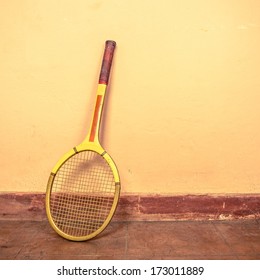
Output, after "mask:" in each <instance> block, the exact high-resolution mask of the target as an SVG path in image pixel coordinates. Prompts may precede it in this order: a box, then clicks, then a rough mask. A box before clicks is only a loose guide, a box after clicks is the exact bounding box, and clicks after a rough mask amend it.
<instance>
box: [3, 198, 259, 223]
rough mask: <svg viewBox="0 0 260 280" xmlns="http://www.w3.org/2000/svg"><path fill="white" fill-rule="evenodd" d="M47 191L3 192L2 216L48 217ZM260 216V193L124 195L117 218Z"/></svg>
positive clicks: (246, 217) (124, 219)
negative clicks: (46, 212)
mask: <svg viewBox="0 0 260 280" xmlns="http://www.w3.org/2000/svg"><path fill="white" fill-rule="evenodd" d="M44 201H45V194H43V193H36V194H35V193H2V194H1V193H0V219H1V220H4V219H6V220H7V219H8V220H44V219H46V214H45V202H44ZM256 218H260V194H248V195H174V196H163V195H149V196H145V195H124V194H123V195H121V198H120V201H119V204H118V208H117V211H116V214H115V216H114V220H117V221H131V220H134V221H138V220H140V221H142V220H150V221H155V220H225V219H256Z"/></svg>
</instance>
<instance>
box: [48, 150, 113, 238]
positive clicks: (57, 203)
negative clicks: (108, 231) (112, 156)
mask: <svg viewBox="0 0 260 280" xmlns="http://www.w3.org/2000/svg"><path fill="white" fill-rule="evenodd" d="M114 193H115V181H114V176H113V172H112V170H111V168H110V166H109V165H108V163H107V162H106V160H105V159H104V158H103V157H102V156H101V155H99V154H98V153H96V152H93V151H83V152H80V153H78V154H76V155H74V156H73V157H71V158H70V159H69V160H67V161H66V162H65V163H64V164H63V165H62V166H61V167H60V169H59V171H58V172H57V174H56V176H55V179H54V181H53V185H52V192H51V199H50V210H51V213H52V217H53V220H54V223H55V224H56V225H57V226H58V227H59V228H60V229H61V230H62V231H63V232H64V233H67V234H69V235H73V236H84V235H88V234H90V233H92V232H94V231H96V230H97V229H98V228H100V227H101V226H102V224H103V223H104V221H105V220H106V218H107V216H108V215H109V213H110V210H111V207H112V205H113V201H114Z"/></svg>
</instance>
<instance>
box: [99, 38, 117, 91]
mask: <svg viewBox="0 0 260 280" xmlns="http://www.w3.org/2000/svg"><path fill="white" fill-rule="evenodd" d="M115 47H116V42H115V41H111V40H108V41H106V46H105V51H104V55H103V61H102V66H101V71H100V76H99V84H105V85H107V84H108V80H109V74H110V69H111V65H112V60H113V55H114V50H115Z"/></svg>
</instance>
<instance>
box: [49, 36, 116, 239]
mask: <svg viewBox="0 0 260 280" xmlns="http://www.w3.org/2000/svg"><path fill="white" fill-rule="evenodd" d="M115 47H116V43H115V42H114V41H106V45H105V51H104V56H103V61H102V67H101V72H100V76H99V83H98V88H97V97H96V106H95V110H94V114H93V119H92V124H91V127H90V130H89V133H88V135H87V137H86V138H85V140H84V141H83V142H82V143H81V144H79V145H78V146H76V147H74V148H73V149H72V150H70V151H69V152H68V153H66V154H65V155H64V156H63V157H62V158H61V159H60V160H59V161H58V162H57V164H56V165H55V166H54V168H53V169H52V172H51V174H50V177H49V181H48V185H47V191H46V212H47V217H48V220H49V222H50V224H51V226H52V227H53V229H54V230H55V231H56V232H57V233H58V234H59V235H61V236H62V237H64V238H66V239H69V240H73V241H84V240H88V239H91V238H93V237H95V236H96V235H98V234H99V233H101V232H102V231H103V230H104V229H105V228H106V226H107V225H108V224H109V222H110V220H111V219H112V217H113V214H114V212H115V210H116V206H117V203H118V200H119V194H120V179H119V174H118V170H117V167H116V165H115V163H114V161H113V160H112V158H111V157H110V156H109V155H108V153H107V152H106V151H105V150H104V149H103V148H102V146H101V144H100V142H99V128H100V121H101V115H102V110H103V104H104V97H105V94H106V89H107V85H108V81H109V74H110V69H111V65H112V60H113V54H114V50H115Z"/></svg>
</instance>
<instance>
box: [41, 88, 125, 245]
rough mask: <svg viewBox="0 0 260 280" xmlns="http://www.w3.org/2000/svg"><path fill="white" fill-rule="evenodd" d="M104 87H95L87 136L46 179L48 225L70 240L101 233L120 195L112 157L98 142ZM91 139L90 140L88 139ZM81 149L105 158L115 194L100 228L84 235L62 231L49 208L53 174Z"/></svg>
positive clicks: (60, 161)
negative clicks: (113, 183)
mask: <svg viewBox="0 0 260 280" xmlns="http://www.w3.org/2000/svg"><path fill="white" fill-rule="evenodd" d="M106 89H107V85H105V84H99V85H98V89H97V100H99V102H97V103H96V104H98V106H96V108H95V110H94V115H93V119H92V126H91V130H90V132H89V133H88V135H87V137H86V138H85V139H84V141H83V142H82V143H81V144H79V145H78V146H76V147H74V148H73V149H71V150H70V151H69V152H67V153H66V154H65V155H64V156H63V157H62V158H61V159H60V160H59V161H58V162H57V163H56V165H55V166H54V167H53V169H52V171H51V174H50V177H49V180H48V184H47V190H46V213H47V217H48V220H49V223H50V225H51V226H52V228H53V229H54V230H55V231H56V232H57V233H58V234H59V235H61V236H62V237H64V238H66V239H69V240H72V241H85V240H88V239H91V238H93V237H95V236H96V235H98V234H99V233H101V232H102V231H103V230H104V229H105V228H106V227H107V225H108V224H109V222H110V221H111V219H112V217H113V215H114V213H115V210H116V207H117V204H118V200H119V196H120V178H119V173H118V170H117V167H116V165H115V163H114V161H113V159H112V158H111V156H110V155H109V154H108V153H107V152H106V151H105V150H104V149H103V148H102V146H101V144H100V142H99V126H100V120H101V115H102V109H103V104H104V97H105V93H106ZM90 139H91V141H90ZM82 151H93V152H96V153H98V154H99V155H100V156H102V157H103V158H104V160H106V162H107V163H108V165H109V166H110V168H111V170H112V173H113V175H114V180H115V195H114V201H113V204H112V207H111V210H110V212H109V214H108V216H107V218H106V220H105V221H104V223H103V224H102V226H101V227H100V228H98V229H97V230H96V231H95V232H93V233H91V234H89V235H86V236H72V235H68V234H66V233H64V232H63V231H61V230H60V229H59V228H58V227H57V226H56V224H55V223H54V221H53V218H52V215H51V210H50V197H51V190H52V185H53V181H54V179H55V176H56V174H57V172H58V171H59V168H60V167H61V166H62V165H63V164H64V163H65V162H66V161H67V160H68V159H69V158H71V157H72V156H74V155H75V154H77V153H79V152H82Z"/></svg>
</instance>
